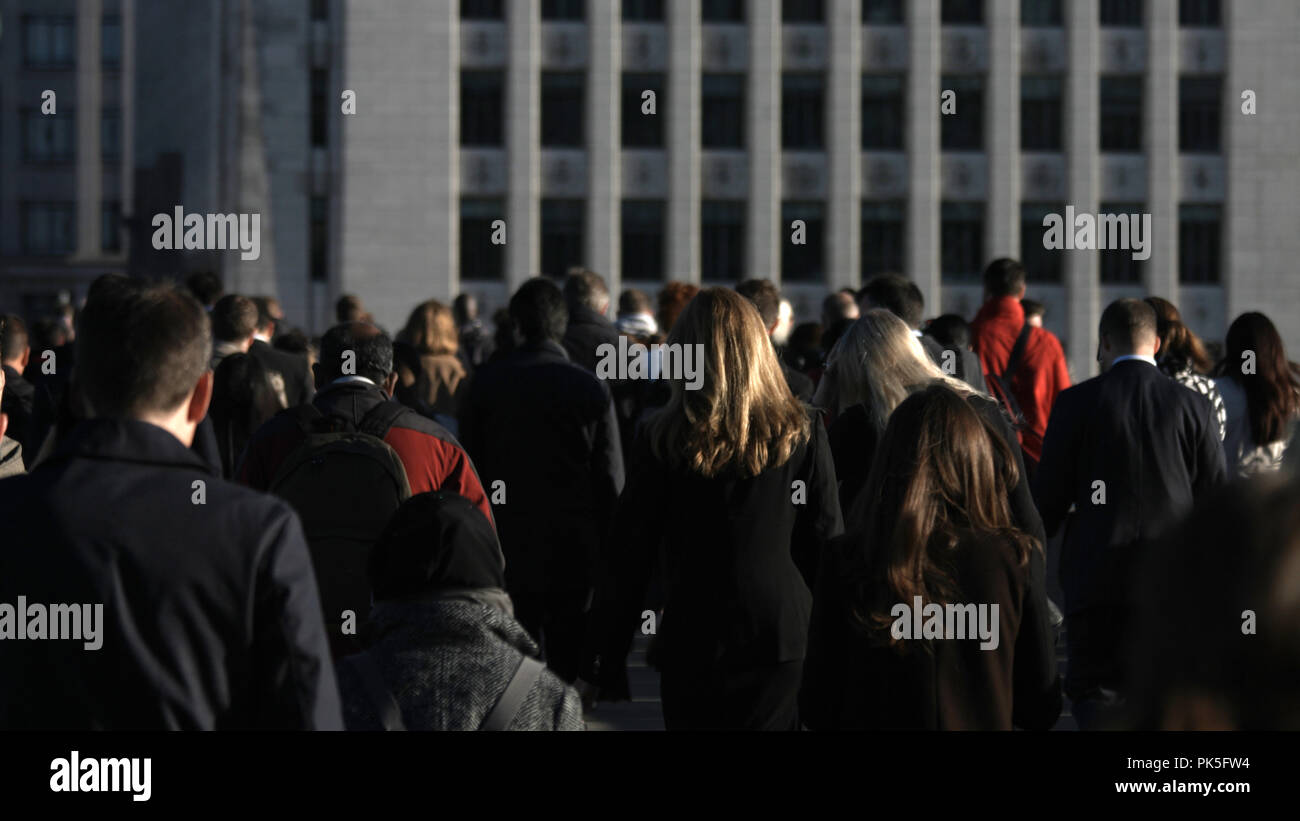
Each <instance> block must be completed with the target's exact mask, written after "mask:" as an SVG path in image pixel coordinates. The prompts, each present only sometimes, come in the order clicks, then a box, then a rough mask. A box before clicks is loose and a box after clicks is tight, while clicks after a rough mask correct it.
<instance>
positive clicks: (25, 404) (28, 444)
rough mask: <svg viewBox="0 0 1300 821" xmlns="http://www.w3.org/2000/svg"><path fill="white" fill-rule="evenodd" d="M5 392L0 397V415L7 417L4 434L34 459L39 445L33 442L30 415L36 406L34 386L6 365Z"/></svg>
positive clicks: (33, 432)
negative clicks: (6, 427) (6, 428)
mask: <svg viewBox="0 0 1300 821" xmlns="http://www.w3.org/2000/svg"><path fill="white" fill-rule="evenodd" d="M4 372H5V390H4V395H3V397H0V413H4V414H6V415H7V416H8V417H9V429H8V431H7V432H6V433H5V435H6V436H8V437H9V438H10V439H13V440H14V441H16V442H17V443H18V444H20V445H22V446H23V451H24V452H26V453H29V454H31V456H30V457H29V458H33V459H34V458H35V457H36V451H38V450H40V443H39V442H34V441H33V439H34V434H35V432H36V431H35V430H34V427H33V421H32V413H33V410H34V408H35V404H36V386H35V385H33V384H32V383H31V382H28V381H27V380H26V379H24V378H23V375H22V374H20V373H19V372H18V371H16V370H14V369H13V368H11V367H9V366H8V365H5V366H4Z"/></svg>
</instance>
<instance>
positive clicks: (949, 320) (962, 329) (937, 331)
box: [925, 314, 970, 349]
mask: <svg viewBox="0 0 1300 821" xmlns="http://www.w3.org/2000/svg"><path fill="white" fill-rule="evenodd" d="M925 333H926V335H928V336H930V337H932V338H933V339H934V341H935V342H938V343H939V344H940V345H942V346H943V347H945V348H951V349H961V348H965V347H966V346H968V345H970V325H968V324H967V323H966V320H965V319H963V318H962V317H960V316H958V315H957V314H944V315H943V316H937V317H935V318H934V319H932V320H930V324H929V325H926V326H925Z"/></svg>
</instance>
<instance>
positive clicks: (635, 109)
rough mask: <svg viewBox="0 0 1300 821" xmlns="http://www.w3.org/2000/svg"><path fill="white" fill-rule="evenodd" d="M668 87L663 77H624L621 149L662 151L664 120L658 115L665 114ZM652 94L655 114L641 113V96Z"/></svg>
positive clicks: (630, 73) (661, 75) (628, 74)
mask: <svg viewBox="0 0 1300 821" xmlns="http://www.w3.org/2000/svg"><path fill="white" fill-rule="evenodd" d="M666 85H667V83H666V82H665V78H664V75H663V74H658V73H655V74H637V73H633V72H625V73H624V74H623V101H622V106H623V147H624V148H662V147H663V144H664V118H663V116H662V115H660V114H659V113H658V112H660V111H667V110H668V104H667V102H666V100H665V97H664V89H665V86H666ZM646 91H653V92H654V93H655V113H654V114H646V113H644V112H643V111H642V110H641V109H642V107H643V106H644V105H645V101H644V100H643V99H642V98H641V95H642V94H643V93H645V92H646Z"/></svg>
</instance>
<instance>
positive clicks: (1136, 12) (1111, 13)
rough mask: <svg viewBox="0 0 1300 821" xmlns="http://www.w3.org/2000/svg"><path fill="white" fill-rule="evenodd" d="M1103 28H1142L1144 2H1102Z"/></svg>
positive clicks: (1114, 0)
mask: <svg viewBox="0 0 1300 821" xmlns="http://www.w3.org/2000/svg"><path fill="white" fill-rule="evenodd" d="M1100 6H1101V8H1100V12H1101V14H1100V17H1101V24H1102V25H1103V26H1128V27H1138V28H1140V27H1141V26H1142V0H1101V3H1100Z"/></svg>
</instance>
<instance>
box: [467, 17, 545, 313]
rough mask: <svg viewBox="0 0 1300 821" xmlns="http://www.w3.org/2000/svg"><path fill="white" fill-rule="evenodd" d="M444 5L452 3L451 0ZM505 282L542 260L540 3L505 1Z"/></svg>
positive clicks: (518, 279)
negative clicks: (506, 45) (506, 30)
mask: <svg viewBox="0 0 1300 821" xmlns="http://www.w3.org/2000/svg"><path fill="white" fill-rule="evenodd" d="M445 5H447V6H451V7H452V8H453V11H452V13H453V14H455V10H454V9H455V5H456V4H454V3H446V4H445ZM506 8H507V12H506V18H507V28H508V29H509V31H508V33H507V38H508V41H509V50H510V56H509V60H510V62H509V66H508V67H507V69H506V152H507V155H508V159H507V162H508V165H509V169H510V183H509V191H510V193H509V197H508V201H507V203H506V229H507V230H506V285H507V288H508V290H509V291H510V292H511V293H513V292H514V291H515V289H516V288H518V287H519V286H520V285H521V284H523V282H524V280H526V279H528V278H529V277H531V276H533V275H534V274H537V273H538V272H539V271H540V269H541V265H542V233H541V232H542V225H541V190H542V182H541V173H542V158H541V142H542V99H541V86H542V76H541V55H542V47H541V28H542V20H541V3H520V2H511V3H507V4H506Z"/></svg>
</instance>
